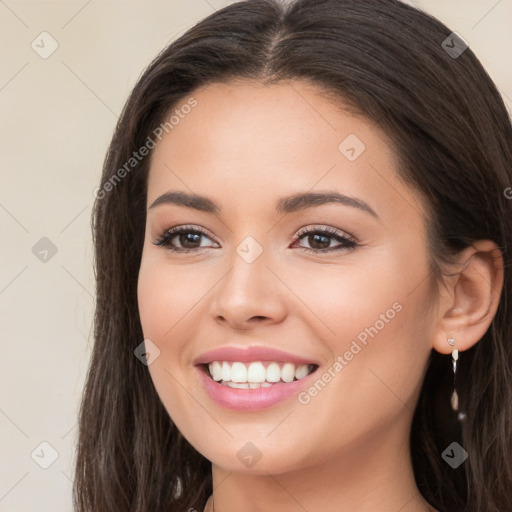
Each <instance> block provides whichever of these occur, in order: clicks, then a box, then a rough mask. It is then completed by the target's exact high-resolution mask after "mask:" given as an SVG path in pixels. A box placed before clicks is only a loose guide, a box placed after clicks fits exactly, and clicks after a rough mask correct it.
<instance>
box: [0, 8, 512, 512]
mask: <svg viewBox="0 0 512 512" xmlns="http://www.w3.org/2000/svg"><path fill="white" fill-rule="evenodd" d="M228 3H231V2H229V1H226V0H167V1H146V2H145V1H142V0H138V1H121V0H117V1H107V0H89V1H87V0H84V1H80V2H75V1H44V0H39V1H24V0H17V1H16V0H5V1H1V0H0V45H1V47H2V63H1V66H0V118H1V120H2V122H1V125H0V169H1V170H0V222H1V224H0V226H1V227H0V229H1V239H2V251H1V258H2V259H1V264H0V311H1V321H0V333H1V345H0V346H1V357H0V444H1V449H0V453H1V455H0V511H1V512H15V511H16V512H18V511H24V512H31V511H34V512H36V511H37V512H41V511H52V512H63V511H70V510H71V509H72V506H71V485H72V482H71V479H72V476H73V457H74V444H75V441H76V437H75V436H76V433H77V429H76V414H77V410H78V403H79V399H80V393H81V390H82V386H83V383H84V378H85V372H86V369H87V364H88V358H89V354H90V348H91V343H92V340H91V337H90V332H91V324H92V314H93V306H94V298H93V297H94V281H93V271H92V245H91V235H90V227H89V222H90V214H91V207H92V202H93V190H94V188H95V187H96V186H97V182H98V179H99V176H100V169H101V165H102V161H103V157H104V154H105V151H106V149H107V145H108V143H109V140H110V137H111V134H112V131H113V128H114V125H115V122H116V119H117V115H118V114H119V112H120V111H121V109H122V106H123V104H124V102H125V100H126V98H127V95H128V93H129V91H130V89H131V88H132V87H133V86H134V84H135V82H136V80H137V78H138V76H139V75H140V73H141V71H142V70H143V68H144V67H145V66H146V65H147V64H148V63H149V61H150V60H151V59H152V58H153V57H154V56H156V54H157V52H158V51H159V50H160V49H161V48H163V47H164V46H165V45H166V44H167V43H169V42H170V41H171V40H172V39H175V38H176V37H177V36H178V35H180V34H182V33H183V32H184V31H185V30H187V29H188V28H189V27H190V26H192V25H193V24H194V23H195V22H196V21H198V20H199V19H201V18H203V17H205V16H207V15H208V14H210V13H211V12H213V10H214V9H218V8H220V7H223V6H224V5H227V4H228ZM408 3H411V4H413V5H416V6H419V7H421V8H423V9H424V10H426V11H428V12H430V13H432V14H434V15H435V16H437V17H438V18H440V19H441V20H442V21H443V22H445V23H446V24H447V25H448V26H449V27H450V28H451V29H452V30H454V31H456V32H458V33H459V34H461V35H462V37H464V39H466V41H468V42H469V44H470V46H471V47H472V49H473V50H474V51H475V53H476V54H477V55H478V56H479V58H480V60H481V61H482V63H483V64H484V66H485V67H486V69H487V70H488V72H489V74H490V75H491V77H492V78H493V79H494V80H495V82H496V84H497V85H498V87H499V89H500V90H501V92H502V94H503V96H504V98H505V101H506V102H507V105H508V107H509V110H510V108H512V99H511V98H512V66H510V62H512V58H511V57H512V0H499V1H497V0H478V1H463V0H457V1H454V0H452V1H446V0H423V1H412V0H411V1H410V2H408ZM43 31H46V32H48V33H49V34H50V35H51V37H52V38H53V39H55V40H56V42H57V43H58V48H57V50H56V51H55V52H54V53H53V54H52V55H51V56H49V57H48V58H46V59H43V58H41V57H40V55H39V54H38V53H36V51H34V49H33V48H32V47H31V44H32V41H34V40H35V43H34V45H37V44H39V47H37V46H36V48H38V51H40V52H42V51H44V50H46V51H47V50H48V49H49V48H51V46H50V44H51V40H50V39H49V36H41V37H45V38H46V39H45V44H44V48H42V47H41V46H42V43H41V42H40V41H41V37H38V36H39V35H40V34H41V32H43ZM42 237H47V238H49V239H50V240H51V242H52V243H53V244H54V246H55V247H56V249H57V252H56V254H54V255H53V256H52V253H51V251H50V252H49V253H47V254H46V259H47V261H46V262H43V261H41V260H40V259H39V258H44V257H45V253H44V252H39V254H38V255H37V257H36V254H34V253H33V250H32V248H33V247H34V245H35V244H36V243H38V241H39V240H40V239H41V238H42ZM39 243H41V244H43V246H41V247H39V246H36V248H37V247H38V248H39V249H38V250H39V251H44V249H45V247H44V243H45V242H39ZM35 252H36V253H37V252H38V251H37V250H36V251H35ZM42 442H46V443H49V445H51V447H52V448H50V447H49V446H48V445H43V446H41V443H42ZM52 450H55V452H56V453H57V454H58V457H57V458H56V460H55V461H54V462H53V464H51V466H49V467H48V468H47V469H43V468H42V467H40V465H41V464H43V465H44V464H45V463H46V464H48V463H49V462H51V461H52V458H51V457H52V454H53V453H54V452H53V451H52Z"/></svg>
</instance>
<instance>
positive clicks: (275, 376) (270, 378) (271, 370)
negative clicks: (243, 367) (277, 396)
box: [267, 363, 281, 382]
mask: <svg viewBox="0 0 512 512" xmlns="http://www.w3.org/2000/svg"><path fill="white" fill-rule="evenodd" d="M280 380H281V368H279V365H278V364H277V363H270V364H269V365H268V366H267V382H279V381H280Z"/></svg>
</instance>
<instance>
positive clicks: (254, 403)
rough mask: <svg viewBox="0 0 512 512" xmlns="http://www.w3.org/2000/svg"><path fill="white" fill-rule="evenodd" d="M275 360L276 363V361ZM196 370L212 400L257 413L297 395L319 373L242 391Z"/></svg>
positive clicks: (199, 367) (222, 404)
mask: <svg viewBox="0 0 512 512" xmlns="http://www.w3.org/2000/svg"><path fill="white" fill-rule="evenodd" d="M215 360H217V359H215ZM225 360H226V359H224V361H225ZM273 360H274V361H275V359H273ZM238 361H240V359H238ZM196 370H197V371H198V373H199V378H200V380H201V381H202V383H203V385H204V387H205V388H206V391H207V393H208V395H209V396H210V398H211V399H212V400H214V401H215V402H216V403H217V404H219V405H220V406H222V407H226V408H228V409H235V410H238V411H256V410H258V409H263V408H265V407H270V406H272V405H275V404H277V403H279V402H282V401H283V400H285V399H286V398H289V397H291V396H293V395H297V394H298V393H299V392H300V391H302V390H303V389H305V388H306V387H308V386H310V385H311V382H312V379H313V378H316V373H317V372H316V371H314V372H313V373H310V374H309V375H308V376H307V377H304V378H303V379H299V380H294V381H293V382H286V383H285V382H280V383H277V384H273V385H272V386H270V387H267V388H257V389H240V388H230V387H228V386H223V385H222V384H219V383H218V382H216V381H214V380H213V379H212V378H211V377H210V376H209V375H208V373H207V372H208V370H206V371H205V369H204V368H203V367H201V366H197V367H196Z"/></svg>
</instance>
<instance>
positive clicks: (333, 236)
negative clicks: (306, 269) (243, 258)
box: [153, 226, 358, 253]
mask: <svg viewBox="0 0 512 512" xmlns="http://www.w3.org/2000/svg"><path fill="white" fill-rule="evenodd" d="M202 238H210V237H209V235H208V233H207V232H206V231H204V230H203V229H201V228H197V227H194V226H178V227H175V228H172V229H169V230H167V231H165V232H164V233H162V234H161V235H160V236H159V237H158V238H157V239H156V240H153V244H155V245H157V246H160V247H165V248H166V249H167V250H169V251H176V252H180V253H187V252H194V251H197V250H198V249H205V248H211V247H212V246H208V245H203V244H202V243H201V239H202ZM297 240H298V241H299V242H301V241H302V240H307V242H308V243H309V244H311V245H312V247H304V246H302V245H299V248H300V249H303V250H305V251H309V252H313V253H319V252H320V253H325V252H334V251H339V250H343V249H345V250H347V249H353V248H355V247H357V245H358V244H357V243H356V241H355V239H354V238H353V237H352V236H347V235H343V234H341V233H340V232H338V231H337V230H336V229H333V228H326V227H323V228H314V229H309V230H308V229H302V230H300V231H299V232H298V234H297ZM333 240H337V241H338V242H339V243H338V245H335V246H334V247H332V246H331V242H332V241H333ZM176 243H178V244H179V246H176V245H175V244H176ZM214 244H215V245H216V247H218V246H219V245H218V244H217V243H216V242H214ZM291 247H293V246H291Z"/></svg>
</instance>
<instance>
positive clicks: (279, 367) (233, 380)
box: [198, 360, 318, 389]
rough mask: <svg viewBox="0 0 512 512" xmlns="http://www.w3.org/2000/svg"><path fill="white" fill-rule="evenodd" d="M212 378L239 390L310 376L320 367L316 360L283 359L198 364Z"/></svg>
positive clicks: (273, 384) (270, 385)
mask: <svg viewBox="0 0 512 512" xmlns="http://www.w3.org/2000/svg"><path fill="white" fill-rule="evenodd" d="M198 366H199V368H200V369H201V370H202V371H203V372H204V373H205V375H207V376H208V377H209V378H210V379H211V380H213V381H215V382H217V383H218V384H220V385H222V386H226V387H230V388H236V389H260V388H270V387H273V386H276V385H282V384H288V383H291V382H294V381H298V380H301V379H304V378H305V377H308V376H309V375H311V374H312V373H313V372H315V371H316V370H317V369H318V365H317V364H314V363H309V364H296V363H291V362H284V361H220V360H219V361H211V362H209V363H203V364H199V365H198Z"/></svg>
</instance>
